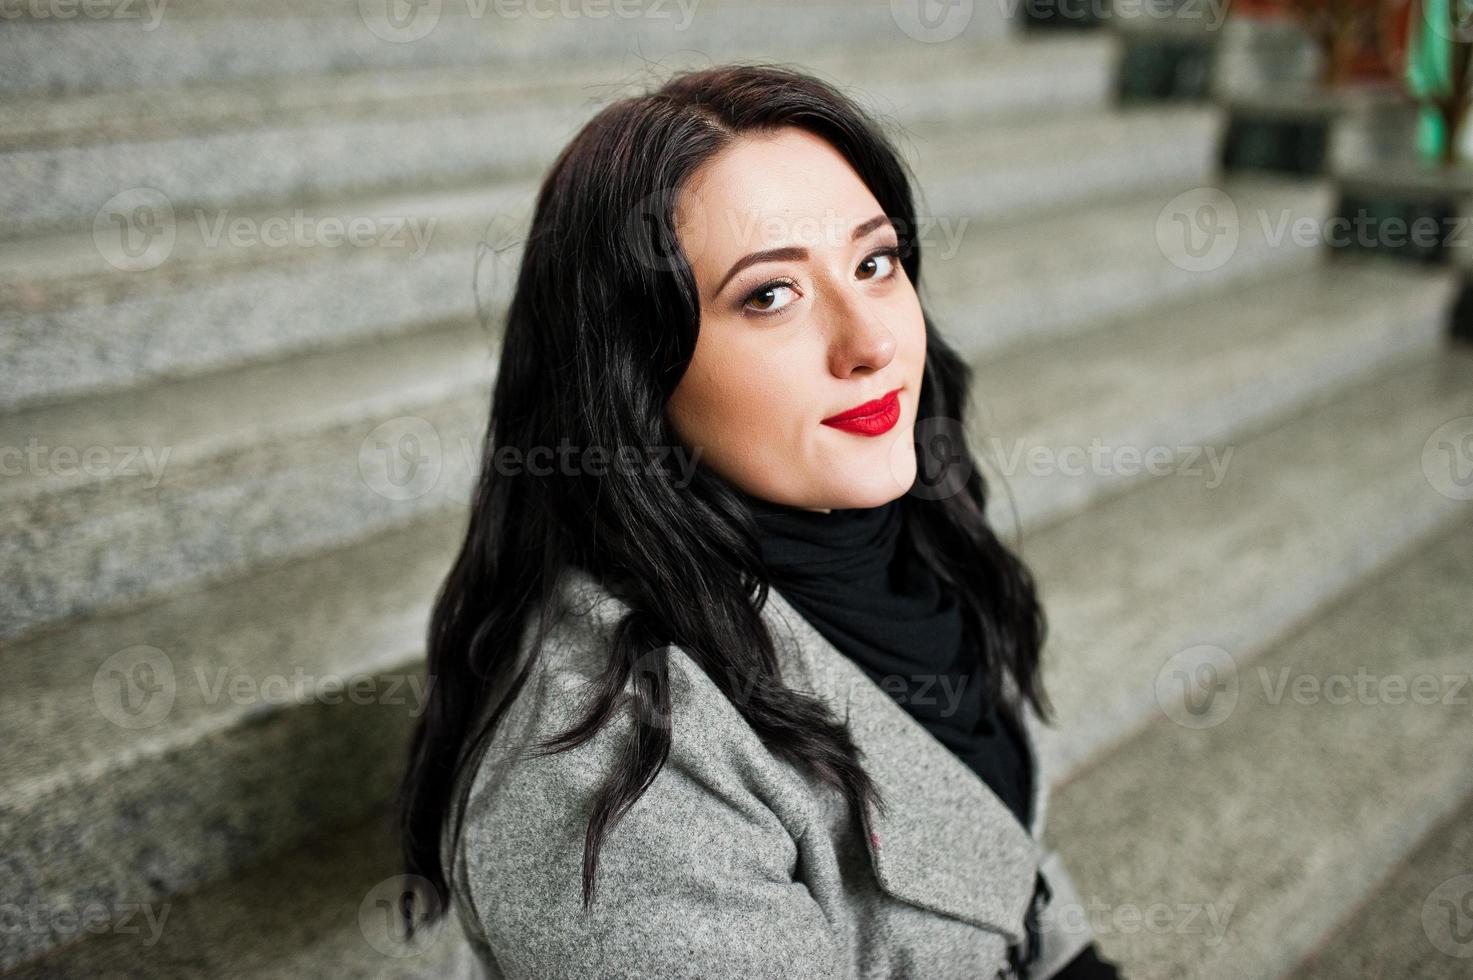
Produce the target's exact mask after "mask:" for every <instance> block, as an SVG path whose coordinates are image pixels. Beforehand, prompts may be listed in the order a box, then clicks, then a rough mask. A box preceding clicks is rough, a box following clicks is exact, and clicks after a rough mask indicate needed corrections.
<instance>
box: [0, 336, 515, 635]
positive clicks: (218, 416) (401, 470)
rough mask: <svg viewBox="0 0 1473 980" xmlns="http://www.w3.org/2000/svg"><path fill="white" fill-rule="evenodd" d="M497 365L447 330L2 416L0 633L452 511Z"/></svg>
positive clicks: (480, 347)
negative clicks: (5, 468)
mask: <svg viewBox="0 0 1473 980" xmlns="http://www.w3.org/2000/svg"><path fill="white" fill-rule="evenodd" d="M495 372H496V365H495V361H494V359H493V357H492V354H491V345H490V343H489V341H488V339H487V337H486V336H485V334H484V333H483V332H482V331H480V330H479V329H478V328H475V327H460V328H451V329H447V330H442V331H437V332H433V333H425V334H420V335H417V336H414V337H407V338H402V339H398V340H389V341H384V342H382V343H379V344H372V345H359V346H356V347H351V348H346V349H343V350H335V351H328V352H324V353H320V354H317V355H313V356H311V357H305V358H299V359H295V360H292V361H283V362H276V363H271V364H265V365H258V366H255V367H250V368H245V369H242V370H239V371H235V372H230V373H226V374H224V375H220V376H211V377H203V378H195V379H191V380H187V381H182V382H178V383H176V384H172V385H161V386H154V387H150V388H146V389H142V390H140V391H138V392H134V393H127V394H124V395H122V396H118V397H112V398H106V399H95V400H81V401H76V402H68V403H66V404H64V405H60V406H57V407H55V408H51V409H47V410H42V411H36V412H29V413H25V412H23V413H17V414H12V415H9V416H6V417H4V418H3V419H0V429H3V433H4V434H3V436H0V445H5V446H11V447H16V448H17V449H18V451H19V452H21V453H23V454H24V459H23V460H22V465H23V466H24V469H23V470H22V471H21V472H20V473H18V474H17V473H12V474H9V475H8V476H7V478H6V479H5V480H4V481H3V482H0V501H3V505H0V529H3V532H0V561H3V563H4V564H5V567H7V568H11V569H14V570H16V572H17V577H16V580H14V581H13V582H12V583H11V585H10V586H9V587H7V588H6V589H5V590H4V591H3V593H0V595H3V598H0V623H3V624H4V625H3V627H0V636H3V637H8V638H14V637H16V636H18V635H19V634H21V633H24V632H28V631H31V630H35V629H39V628H43V627H45V626H46V625H48V624H52V623H58V622H61V621H64V620H66V619H68V618H71V617H73V616H78V615H85V614H87V613H91V612H96V611H100V610H102V609H107V608H122V607H127V606H129V605H132V604H136V603H139V602H146V601H148V600H150V599H154V598H157V597H159V596H162V595H167V594H169V593H171V592H174V591H176V590H179V589H184V588H188V587H190V586H193V585H196V584H199V583H203V582H211V581H217V580H220V579H222V578H227V577H229V576H232V575H238V574H241V573H242V572H244V571H246V570H247V569H250V568H252V567H255V566H257V565H260V564H262V563H270V562H274V561H283V560H289V559H291V558H296V557H301V556H303V555H305V554H311V553H316V552H320V551H323V550H326V549H330V548H333V547H337V546H340V545H343V544H347V543H349V542H351V541H355V540H358V539H360V538H362V537H363V536H365V535H371V534H375V533H378V532H380V531H382V530H385V529H387V528H392V527H396V526H401V525H403V524H405V523H407V522H409V521H411V520H413V519H415V518H416V517H418V516H420V515H422V514H424V513H426V512H427V511H430V510H433V509H434V508H436V507H439V506H443V505H445V504H447V503H451V504H453V503H460V504H462V505H463V504H465V503H466V502H468V493H469V487H470V486H471V483H472V476H473V473H474V472H475V468H476V465H477V464H478V463H479V458H480V441H481V434H482V433H483V432H484V426H485V413H486V411H487V406H488V405H489V404H490V390H491V384H492V382H493V380H494V377H495Z"/></svg>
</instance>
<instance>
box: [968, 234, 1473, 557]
mask: <svg viewBox="0 0 1473 980" xmlns="http://www.w3.org/2000/svg"><path fill="white" fill-rule="evenodd" d="M1456 290H1457V281H1456V277H1455V276H1453V275H1451V274H1450V273H1448V272H1446V271H1441V270H1438V271H1432V270H1423V269H1416V270H1413V269H1407V268H1401V267H1398V266H1388V265H1387V264H1386V263H1384V262H1371V263H1364V262H1361V263H1356V262H1349V261H1333V262H1321V263H1318V264H1316V265H1313V266H1311V267H1308V268H1306V269H1304V270H1303V271H1302V272H1293V273H1291V274H1289V275H1285V276H1282V277H1280V278H1277V279H1271V280H1269V281H1268V282H1265V283H1263V284H1262V285H1257V286H1251V287H1249V288H1246V289H1232V290H1231V291H1230V292H1229V293H1224V292H1213V293H1208V294H1206V295H1203V296H1200V297H1194V298H1192V299H1190V300H1188V301H1186V302H1184V303H1178V304H1168V305H1166V306H1164V307H1162V308H1161V309H1158V310H1152V311H1151V312H1150V313H1149V314H1147V315H1144V316H1141V317H1139V318H1128V319H1127V320H1126V321H1125V322H1123V323H1119V324H1113V325H1110V326H1109V327H1107V328H1104V329H1100V330H1094V331H1090V332H1088V333H1085V334H1082V335H1080V336H1077V337H1070V338H1067V339H1065V340H1062V341H1057V342H1054V343H1050V344H1037V345H1032V346H1030V347H1027V348H1024V349H1023V350H1021V351H1019V352H1018V353H1016V354H1014V355H1013V356H1008V357H999V358H994V357H987V356H984V357H983V358H981V359H979V360H978V361H977V363H976V364H975V365H974V369H975V371H976V391H977V398H978V402H979V406H978V407H979V410H978V411H977V412H975V413H974V416H973V420H972V425H971V432H970V435H971V440H972V445H973V446H974V447H976V449H977V450H978V451H980V452H982V453H983V454H984V456H983V458H984V459H985V460H986V464H985V465H986V466H987V470H986V475H987V477H988V479H989V480H990V481H991V483H992V487H993V494H992V499H991V500H990V501H989V506H988V516H989V518H990V519H991V521H992V524H993V526H994V527H997V528H999V529H1001V530H1002V531H1004V532H1006V533H1009V534H1013V533H1016V532H1018V531H1019V530H1020V525H1021V529H1023V530H1027V531H1032V530H1035V529H1037V528H1038V527H1039V526H1041V525H1043V524H1047V523H1050V522H1054V521H1057V520H1059V519H1061V518H1063V517H1067V516H1069V515H1071V514H1073V513H1076V512H1078V511H1080V510H1082V509H1083V508H1085V507H1086V506H1088V505H1089V504H1091V503H1093V502H1094V501H1096V500H1097V499H1099V498H1100V496H1101V495H1104V494H1110V493H1117V492H1119V491H1120V490H1122V489H1124V488H1126V487H1129V486H1132V485H1134V484H1135V483H1136V482H1138V481H1140V480H1148V479H1150V478H1151V477H1152V475H1153V472H1155V473H1156V474H1158V475H1159V474H1162V473H1171V472H1174V471H1175V470H1176V469H1178V468H1180V467H1188V466H1192V465H1196V466H1199V467H1202V468H1203V469H1205V470H1207V472H1208V477H1206V478H1208V479H1210V478H1211V475H1210V474H1211V465H1212V464H1211V459H1210V457H1207V458H1202V459H1197V460H1196V461H1195V464H1194V462H1193V459H1192V457H1193V456H1194V455H1195V454H1198V453H1201V454H1204V455H1205V453H1206V451H1207V450H1208V448H1209V447H1210V448H1211V449H1212V450H1213V451H1216V452H1218V453H1219V454H1225V453H1226V451H1227V449H1228V447H1230V446H1231V445H1232V444H1233V443H1235V442H1237V441H1238V440H1240V439H1241V438H1243V437H1244V436H1246V435H1248V434H1249V433H1251V432H1252V431H1253V430H1254V429H1255V428H1257V427H1260V426H1262V425H1265V424H1273V423H1274V422H1277V421H1280V420H1282V419H1284V418H1287V417H1289V416H1291V415H1292V414H1294V413H1295V412H1297V411H1299V410H1302V409H1303V408H1305V407H1307V406H1309V405H1311V404H1313V403H1314V401H1315V400H1317V399H1321V398H1323V397H1324V396H1325V395H1326V394H1332V395H1333V394H1334V393H1336V392H1337V391H1339V390H1340V389H1341V388H1342V387H1343V386H1344V385H1345V384H1346V383H1347V382H1348V381H1352V380H1354V379H1355V378H1357V377H1360V376H1364V375H1365V374H1367V373H1368V372H1375V371H1378V370H1383V369H1385V368H1386V367H1388V366H1391V365H1393V364H1395V363H1396V362H1398V361H1400V360H1403V359H1406V358H1415V357H1419V356H1422V355H1425V354H1426V353H1428V352H1429V351H1431V350H1433V349H1434V348H1436V347H1438V346H1439V345H1440V344H1441V342H1442V338H1443V334H1444V332H1445V328H1446V322H1447V313H1448V308H1449V306H1450V304H1451V303H1452V302H1453V300H1454V298H1455V296H1456ZM1062 392H1068V397H1061V393H1062ZM1107 453H1108V454H1110V455H1109V456H1107V455H1106V454H1107ZM1121 453H1135V454H1137V455H1136V456H1135V457H1134V459H1135V460H1136V462H1135V463H1131V458H1130V457H1125V456H1117V455H1116V454H1121ZM1035 454H1036V459H1035ZM1152 454H1154V455H1152ZM1110 458H1118V459H1119V460H1120V462H1121V465H1119V466H1114V465H1110V464H1109V459H1110ZM1219 458H1221V457H1219ZM1148 461H1154V462H1152V467H1154V470H1153V469H1152V468H1148V467H1147V466H1146V463H1147V462H1148ZM1224 462H1225V465H1228V466H1230V465H1231V458H1228V459H1227V460H1225V461H1224Z"/></svg>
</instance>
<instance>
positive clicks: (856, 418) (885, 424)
mask: <svg viewBox="0 0 1473 980" xmlns="http://www.w3.org/2000/svg"><path fill="white" fill-rule="evenodd" d="M899 395H900V389H899V388H896V389H895V390H894V391H889V392H886V393H885V394H884V395H883V396H882V397H880V398H876V399H875V400H874V401H868V402H865V403H864V404H863V405H855V406H854V407H853V408H851V409H848V410H847V411H843V412H840V413H839V414H838V415H830V416H829V417H828V418H826V419H824V420H823V424H824V425H831V426H833V427H834V428H836V429H843V430H844V431H845V432H854V433H858V434H859V435H862V436H877V435H881V434H883V433H885V432H889V431H890V430H891V429H892V428H894V427H895V423H896V422H898V421H900V398H899Z"/></svg>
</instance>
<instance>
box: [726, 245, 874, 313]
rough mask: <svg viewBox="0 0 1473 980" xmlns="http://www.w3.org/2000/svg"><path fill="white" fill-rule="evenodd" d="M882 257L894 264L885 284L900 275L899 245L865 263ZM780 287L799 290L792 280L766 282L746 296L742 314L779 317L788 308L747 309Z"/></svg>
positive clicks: (871, 254) (869, 258)
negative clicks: (758, 298) (887, 257)
mask: <svg viewBox="0 0 1473 980" xmlns="http://www.w3.org/2000/svg"><path fill="white" fill-rule="evenodd" d="M881 255H888V256H889V257H890V258H891V260H892V262H893V265H892V267H891V269H890V274H889V275H887V276H885V277H883V279H881V280H880V281H881V282H883V281H885V280H886V279H894V278H895V277H896V276H897V275H899V274H900V246H899V245H891V246H889V247H888V248H881V249H877V250H875V251H873V252H871V253H870V254H868V255H866V256H865V257H864V261H866V262H868V261H870V260H871V259H875V258H878V257H879V256H881ZM778 287H787V288H788V289H797V288H798V284H797V283H796V282H793V280H791V279H773V280H771V281H769V282H764V283H763V284H762V285H760V286H758V287H757V288H756V289H754V290H752V291H751V292H749V293H748V294H747V295H746V296H744V297H742V306H741V311H742V313H744V314H745V315H747V316H752V317H765V316H777V315H779V314H781V313H782V312H783V311H784V310H786V309H787V307H786V306H784V307H783V308H782V309H779V310H749V309H747V303H748V302H749V301H750V300H751V299H752V297H753V296H756V295H757V294H758V293H765V292H767V291H768V290H769V289H775V288H778Z"/></svg>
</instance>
